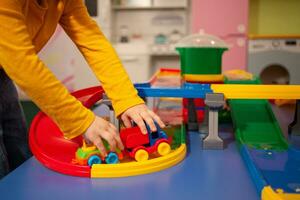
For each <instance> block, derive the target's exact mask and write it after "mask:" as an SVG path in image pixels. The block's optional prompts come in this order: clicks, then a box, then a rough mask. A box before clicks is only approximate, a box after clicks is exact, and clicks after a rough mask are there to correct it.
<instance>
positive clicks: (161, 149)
mask: <svg viewBox="0 0 300 200" xmlns="http://www.w3.org/2000/svg"><path fill="white" fill-rule="evenodd" d="M157 152H158V154H159V155H161V156H165V155H167V154H169V153H170V152H171V147H170V145H169V144H168V143H166V142H162V143H160V144H159V145H158V147H157Z"/></svg>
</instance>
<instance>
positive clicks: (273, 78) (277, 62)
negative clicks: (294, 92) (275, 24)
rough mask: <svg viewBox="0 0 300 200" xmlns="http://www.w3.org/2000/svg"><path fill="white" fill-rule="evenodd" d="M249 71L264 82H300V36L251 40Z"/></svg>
mask: <svg viewBox="0 0 300 200" xmlns="http://www.w3.org/2000/svg"><path fill="white" fill-rule="evenodd" d="M248 71H249V72H251V73H253V74H255V75H257V76H259V77H260V78H261V80H262V82H263V83H264V84H298V85H299V84H300V38H289V39H252V40H249V56H248Z"/></svg>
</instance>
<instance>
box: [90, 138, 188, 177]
mask: <svg viewBox="0 0 300 200" xmlns="http://www.w3.org/2000/svg"><path fill="white" fill-rule="evenodd" d="M186 151H187V148H186V145H185V144H181V145H180V146H179V147H178V148H177V149H176V150H174V151H173V152H171V153H169V154H167V155H165V156H161V157H158V158H155V159H151V160H145V161H143V162H128V163H120V164H117V165H93V166H92V169H91V177H92V178H100V177H101V178H108V177H109V178H112V177H126V176H135V175H140V174H149V173H153V172H157V171H161V170H164V169H167V168H169V167H171V166H174V165H176V164H177V163H179V162H181V161H182V160H183V159H184V158H185V155H186Z"/></svg>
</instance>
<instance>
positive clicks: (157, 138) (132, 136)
mask: <svg viewBox="0 0 300 200" xmlns="http://www.w3.org/2000/svg"><path fill="white" fill-rule="evenodd" d="M155 125H156V129H157V131H155V132H151V130H150V128H149V127H148V126H147V134H143V133H142V132H141V130H140V128H139V127H138V126H134V127H132V128H124V129H122V130H121V131H120V137H121V140H122V142H123V144H124V150H123V151H120V150H119V149H117V151H116V152H111V151H109V145H108V144H107V143H106V144H105V147H106V149H107V150H108V154H107V156H106V157H102V156H101V155H100V152H99V150H98V149H97V148H96V146H94V145H93V146H88V145H87V144H86V143H85V142H84V141H83V145H82V147H80V148H78V149H77V151H76V153H75V159H74V160H73V162H74V163H77V164H79V165H88V166H90V167H91V166H92V165H93V164H101V163H106V164H116V163H119V162H120V160H122V159H123V157H124V155H128V156H129V157H131V158H134V159H135V160H136V161H138V162H141V161H146V160H148V159H149V155H150V154H153V153H158V154H159V155H160V156H164V155H167V154H169V153H170V151H171V146H170V144H171V141H172V138H171V137H168V136H167V134H166V133H165V132H164V131H163V130H162V129H161V128H160V127H159V126H158V125H157V124H156V123H155Z"/></svg>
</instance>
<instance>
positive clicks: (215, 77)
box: [183, 74, 224, 82]
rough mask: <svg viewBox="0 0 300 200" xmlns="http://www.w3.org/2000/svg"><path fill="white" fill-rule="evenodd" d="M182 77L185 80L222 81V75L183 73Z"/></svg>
mask: <svg viewBox="0 0 300 200" xmlns="http://www.w3.org/2000/svg"><path fill="white" fill-rule="evenodd" d="M183 79H184V80H186V81H195V82H223V81H224V75H223V74H218V75H195V74H184V75H183Z"/></svg>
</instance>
